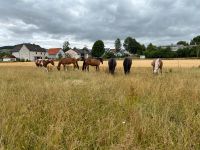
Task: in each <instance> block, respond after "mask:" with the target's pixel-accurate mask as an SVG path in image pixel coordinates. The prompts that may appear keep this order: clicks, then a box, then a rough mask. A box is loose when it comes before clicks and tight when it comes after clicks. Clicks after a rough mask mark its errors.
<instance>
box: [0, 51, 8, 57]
mask: <svg viewBox="0 0 200 150" xmlns="http://www.w3.org/2000/svg"><path fill="white" fill-rule="evenodd" d="M8 55H10V53H6V52H2V53H0V58H2V57H3V56H8Z"/></svg>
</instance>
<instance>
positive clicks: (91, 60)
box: [82, 58, 103, 71]
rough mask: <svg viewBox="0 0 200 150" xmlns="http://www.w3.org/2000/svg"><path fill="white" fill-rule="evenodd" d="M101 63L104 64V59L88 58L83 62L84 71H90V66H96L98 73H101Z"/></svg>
mask: <svg viewBox="0 0 200 150" xmlns="http://www.w3.org/2000/svg"><path fill="white" fill-rule="evenodd" d="M100 63H102V64H103V59H102V58H87V59H85V60H84V61H83V68H82V70H83V71H86V69H87V70H88V71H89V65H90V66H96V71H99V65H100Z"/></svg>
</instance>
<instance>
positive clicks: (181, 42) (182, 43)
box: [177, 41, 189, 46]
mask: <svg viewBox="0 0 200 150" xmlns="http://www.w3.org/2000/svg"><path fill="white" fill-rule="evenodd" d="M177 45H183V46H188V45H189V44H188V43H187V42H186V41H179V42H177Z"/></svg>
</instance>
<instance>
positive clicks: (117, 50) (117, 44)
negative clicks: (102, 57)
mask: <svg viewBox="0 0 200 150" xmlns="http://www.w3.org/2000/svg"><path fill="white" fill-rule="evenodd" d="M121 47H122V44H121V40H120V39H119V38H117V39H116V41H115V49H116V52H119V51H120V50H121Z"/></svg>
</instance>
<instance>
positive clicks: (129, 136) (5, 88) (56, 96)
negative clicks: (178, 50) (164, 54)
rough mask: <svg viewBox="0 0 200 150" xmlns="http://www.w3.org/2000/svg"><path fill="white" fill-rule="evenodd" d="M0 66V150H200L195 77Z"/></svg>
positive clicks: (198, 75) (199, 77)
mask: <svg viewBox="0 0 200 150" xmlns="http://www.w3.org/2000/svg"><path fill="white" fill-rule="evenodd" d="M106 72H107V70H106V68H101V71H100V72H95V71H94V70H93V69H92V70H91V72H89V73H87V72H81V71H78V70H76V71H73V70H72V69H70V70H69V71H67V72H64V71H61V72H58V71H56V70H54V71H53V72H50V73H47V72H45V71H44V70H42V69H38V68H35V67H0V149H9V150H13V149H15V150H18V149H114V150H116V149H187V150H188V149H200V84H199V82H200V70H199V69H198V68H190V69H177V68H173V69H170V70H169V69H165V70H164V73H163V75H159V76H154V75H152V73H151V68H133V69H132V72H131V74H130V75H128V76H124V75H123V73H122V70H121V69H118V70H117V74H116V75H115V76H114V77H113V76H111V75H109V74H107V73H106Z"/></svg>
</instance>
